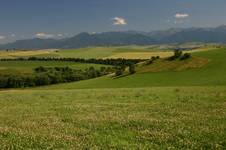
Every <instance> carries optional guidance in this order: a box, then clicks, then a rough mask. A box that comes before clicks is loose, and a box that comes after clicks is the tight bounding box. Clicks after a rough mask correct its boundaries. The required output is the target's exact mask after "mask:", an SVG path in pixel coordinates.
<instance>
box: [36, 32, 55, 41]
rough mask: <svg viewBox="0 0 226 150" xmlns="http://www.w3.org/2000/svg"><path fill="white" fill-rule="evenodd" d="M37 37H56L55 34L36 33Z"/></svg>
mask: <svg viewBox="0 0 226 150" xmlns="http://www.w3.org/2000/svg"><path fill="white" fill-rule="evenodd" d="M35 36H36V37H38V38H47V39H48V38H53V37H54V35H53V34H47V33H44V32H40V33H36V34H35Z"/></svg>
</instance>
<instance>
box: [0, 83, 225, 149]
mask: <svg viewBox="0 0 226 150" xmlns="http://www.w3.org/2000/svg"><path fill="white" fill-rule="evenodd" d="M225 98H226V88H225V87H168V88H167V87H162V88H141V89H101V90H47V91H43V90H41V91H38V90H36V91H33V90H20V91H15V90H12V91H2V92H0V106H1V109H0V149H9V148H11V149H19V148H23V149H31V148H32V149H40V148H42V149H51V148H53V149H74V148H76V149H85V148H88V149H89V148H97V149H98V148H102V149H110V148H116V149H117V148H124V149H166V148H169V147H170V148H172V149H201V148H202V149H224V148H225V146H226V143H225V140H224V139H226V132H225V130H226V126H225V124H226V117H225V116H226V111H225V110H226V105H225Z"/></svg>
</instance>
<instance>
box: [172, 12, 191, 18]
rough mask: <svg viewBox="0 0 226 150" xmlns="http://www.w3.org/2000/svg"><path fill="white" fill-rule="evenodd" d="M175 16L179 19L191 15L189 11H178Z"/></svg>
mask: <svg viewBox="0 0 226 150" xmlns="http://www.w3.org/2000/svg"><path fill="white" fill-rule="evenodd" d="M174 17H175V18H177V19H185V18H188V17H189V14H187V13H176V14H175V15H174Z"/></svg>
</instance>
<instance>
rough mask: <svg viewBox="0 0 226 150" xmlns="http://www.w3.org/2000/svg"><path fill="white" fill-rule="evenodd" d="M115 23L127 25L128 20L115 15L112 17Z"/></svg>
mask: <svg viewBox="0 0 226 150" xmlns="http://www.w3.org/2000/svg"><path fill="white" fill-rule="evenodd" d="M112 20H113V24H114V25H127V22H126V20H125V19H124V18H122V17H115V18H113V19H112Z"/></svg>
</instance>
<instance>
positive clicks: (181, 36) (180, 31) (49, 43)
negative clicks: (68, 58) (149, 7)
mask: <svg viewBox="0 0 226 150" xmlns="http://www.w3.org/2000/svg"><path fill="white" fill-rule="evenodd" d="M187 42H204V43H226V26H219V27H216V28H171V29H168V30H162V31H152V32H138V31H122V32H103V33H96V34H89V33H85V32H84V33H80V34H78V35H76V36H74V37H70V38H64V39H60V40H57V39H40V38H34V39H26V40H18V41H15V42H13V43H8V44H2V45H0V49H47V48H62V49H67V48H83V47H91V46H123V45H151V44H162V43H165V44H169V43H187Z"/></svg>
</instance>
